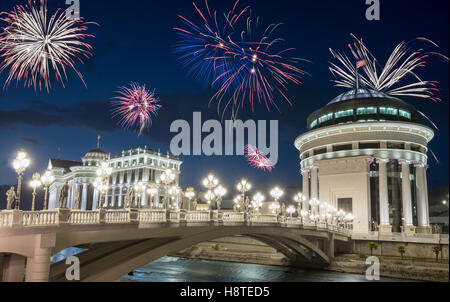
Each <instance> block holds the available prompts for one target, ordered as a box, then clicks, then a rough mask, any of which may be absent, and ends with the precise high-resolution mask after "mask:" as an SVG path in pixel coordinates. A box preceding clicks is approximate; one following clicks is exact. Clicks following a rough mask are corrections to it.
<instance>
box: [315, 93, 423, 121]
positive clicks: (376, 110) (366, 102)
mask: <svg viewBox="0 0 450 302" xmlns="http://www.w3.org/2000/svg"><path fill="white" fill-rule="evenodd" d="M373 121H403V122H417V121H418V117H417V114H416V110H415V109H414V107H413V106H411V105H409V104H408V103H405V102H404V101H402V100H401V99H399V98H395V97H392V96H389V95H387V94H385V93H383V92H379V91H376V90H373V89H367V88H360V89H358V90H356V89H351V90H349V91H347V92H344V93H342V94H340V95H339V96H337V97H335V98H334V99H333V100H332V101H331V102H330V103H328V104H327V105H326V106H325V107H322V108H320V109H319V110H316V111H315V112H313V113H312V114H311V115H310V116H309V117H308V129H314V128H321V127H326V126H331V125H337V124H345V123H358V122H373Z"/></svg>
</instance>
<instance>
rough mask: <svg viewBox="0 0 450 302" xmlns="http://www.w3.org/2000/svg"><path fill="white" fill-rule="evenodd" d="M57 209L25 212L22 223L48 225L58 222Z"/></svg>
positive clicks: (26, 224)
mask: <svg viewBox="0 0 450 302" xmlns="http://www.w3.org/2000/svg"><path fill="white" fill-rule="evenodd" d="M58 218H59V215H58V212H57V211H35V212H23V215H22V225H23V226H25V227H27V226H48V225H56V224H58V222H59V221H58Z"/></svg>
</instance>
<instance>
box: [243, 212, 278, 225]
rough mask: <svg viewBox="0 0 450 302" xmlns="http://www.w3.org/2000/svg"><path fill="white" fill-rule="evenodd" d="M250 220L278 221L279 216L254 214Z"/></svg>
mask: <svg viewBox="0 0 450 302" xmlns="http://www.w3.org/2000/svg"><path fill="white" fill-rule="evenodd" d="M250 221H251V222H259V223H278V216H277V215H275V214H272V215H271V214H266V215H264V214H261V215H252V216H251V217H250Z"/></svg>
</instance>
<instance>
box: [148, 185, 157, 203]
mask: <svg viewBox="0 0 450 302" xmlns="http://www.w3.org/2000/svg"><path fill="white" fill-rule="evenodd" d="M157 193H158V187H157V186H156V184H154V183H151V184H150V185H149V186H148V188H147V194H148V195H150V208H151V209H153V208H154V202H155V196H156V194H157Z"/></svg>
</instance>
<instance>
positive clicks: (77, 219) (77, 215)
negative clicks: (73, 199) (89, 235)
mask: <svg viewBox="0 0 450 302" xmlns="http://www.w3.org/2000/svg"><path fill="white" fill-rule="evenodd" d="M69 223H70V224H97V223H100V215H99V212H98V211H71V212H70V218H69Z"/></svg>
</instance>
